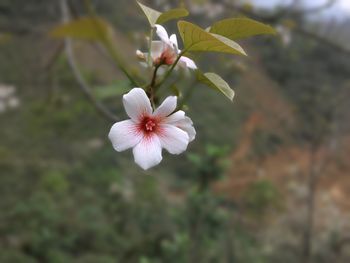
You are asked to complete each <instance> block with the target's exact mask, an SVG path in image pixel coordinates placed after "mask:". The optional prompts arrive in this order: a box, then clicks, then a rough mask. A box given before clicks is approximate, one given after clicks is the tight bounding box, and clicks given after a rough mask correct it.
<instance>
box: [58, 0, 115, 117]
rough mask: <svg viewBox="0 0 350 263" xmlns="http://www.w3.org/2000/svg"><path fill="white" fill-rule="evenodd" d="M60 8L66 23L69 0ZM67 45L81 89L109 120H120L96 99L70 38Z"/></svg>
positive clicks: (65, 42) (62, 1)
mask: <svg viewBox="0 0 350 263" xmlns="http://www.w3.org/2000/svg"><path fill="white" fill-rule="evenodd" d="M60 8H61V12H62V19H63V22H64V23H66V22H68V21H69V11H68V5H67V0H60ZM64 45H65V52H66V55H67V59H68V64H69V66H70V68H71V70H72V72H73V75H74V77H75V79H76V81H77V83H78V84H79V87H80V89H81V91H82V92H83V93H84V95H85V96H86V98H87V99H88V100H89V101H90V102H91V103H92V105H93V106H94V107H95V109H96V110H97V111H98V112H99V113H100V114H101V115H102V116H103V117H105V118H106V119H107V120H110V121H118V120H119V118H118V117H117V116H116V115H114V114H113V113H112V112H111V111H109V110H108V109H107V108H106V107H105V106H104V105H103V104H102V103H100V102H99V101H97V100H96V98H95V97H94V95H93V94H92V92H91V88H90V87H89V85H88V83H87V82H86V81H85V79H84V78H83V76H82V74H81V72H80V71H79V69H78V66H77V64H76V61H75V57H74V52H73V47H72V43H71V40H70V39H65V40H64Z"/></svg>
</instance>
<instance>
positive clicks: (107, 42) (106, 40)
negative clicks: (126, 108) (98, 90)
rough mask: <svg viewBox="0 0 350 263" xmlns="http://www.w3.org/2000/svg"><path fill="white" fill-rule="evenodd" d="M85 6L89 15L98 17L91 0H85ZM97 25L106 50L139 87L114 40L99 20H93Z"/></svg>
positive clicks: (132, 82)
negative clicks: (105, 31) (126, 66)
mask: <svg viewBox="0 0 350 263" xmlns="http://www.w3.org/2000/svg"><path fill="white" fill-rule="evenodd" d="M84 4H85V7H86V9H87V11H88V13H89V15H90V16H91V17H92V18H97V16H96V13H95V11H94V9H93V7H92V5H91V3H90V1H89V0H85V1H84ZM93 21H94V24H95V27H96V28H97V30H98V31H99V34H100V38H101V39H102V44H103V46H104V47H105V48H106V50H107V51H108V52H109V54H110V55H111V56H112V58H113V60H114V61H115V62H116V65H117V66H118V68H119V69H120V70H121V71H122V72H123V73H124V74H125V76H126V77H127V78H128V79H129V80H130V82H131V84H133V85H134V86H137V87H139V84H138V83H137V82H136V81H135V80H134V78H133V77H132V76H131V74H130V73H129V72H128V70H127V69H126V68H125V67H124V65H123V64H124V61H123V59H122V58H121V57H120V56H119V54H118V53H117V52H116V50H115V48H114V45H113V42H112V40H111V37H110V35H108V34H105V33H104V32H103V31H102V30H101V27H100V25H99V23H97V20H95V19H94V20H93Z"/></svg>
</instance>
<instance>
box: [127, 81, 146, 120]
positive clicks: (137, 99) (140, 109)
mask: <svg viewBox="0 0 350 263" xmlns="http://www.w3.org/2000/svg"><path fill="white" fill-rule="evenodd" d="M123 104H124V108H125V111H126V113H127V114H128V116H129V117H130V118H131V119H133V120H135V121H136V120H139V119H140V118H141V117H143V116H144V115H150V114H152V106H151V102H150V100H149V98H148V97H147V95H146V92H145V91H144V90H143V89H141V88H133V89H132V90H130V91H129V92H128V93H127V94H125V95H124V96H123Z"/></svg>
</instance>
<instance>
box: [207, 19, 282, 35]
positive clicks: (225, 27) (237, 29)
mask: <svg viewBox="0 0 350 263" xmlns="http://www.w3.org/2000/svg"><path fill="white" fill-rule="evenodd" d="M209 32H210V33H214V34H218V35H222V36H224V37H226V38H229V39H231V40H237V39H242V38H247V37H251V36H256V35H263V34H276V31H275V30H274V29H273V28H272V27H271V26H269V25H265V24H263V23H260V22H258V21H255V20H253V19H249V18H229V19H224V20H221V21H218V22H216V23H215V24H214V25H213V26H212V27H211V28H210V30H209Z"/></svg>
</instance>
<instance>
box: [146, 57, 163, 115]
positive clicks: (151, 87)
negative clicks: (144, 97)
mask: <svg viewBox="0 0 350 263" xmlns="http://www.w3.org/2000/svg"><path fill="white" fill-rule="evenodd" d="M160 67H161V65H160V64H159V65H157V66H156V67H155V68H154V71H153V76H152V80H151V83H150V84H149V85H148V86H147V89H148V90H147V92H148V96H149V98H150V101H151V104H152V106H153V109H155V106H156V105H155V84H156V80H157V72H158V69H159V68H160Z"/></svg>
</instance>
